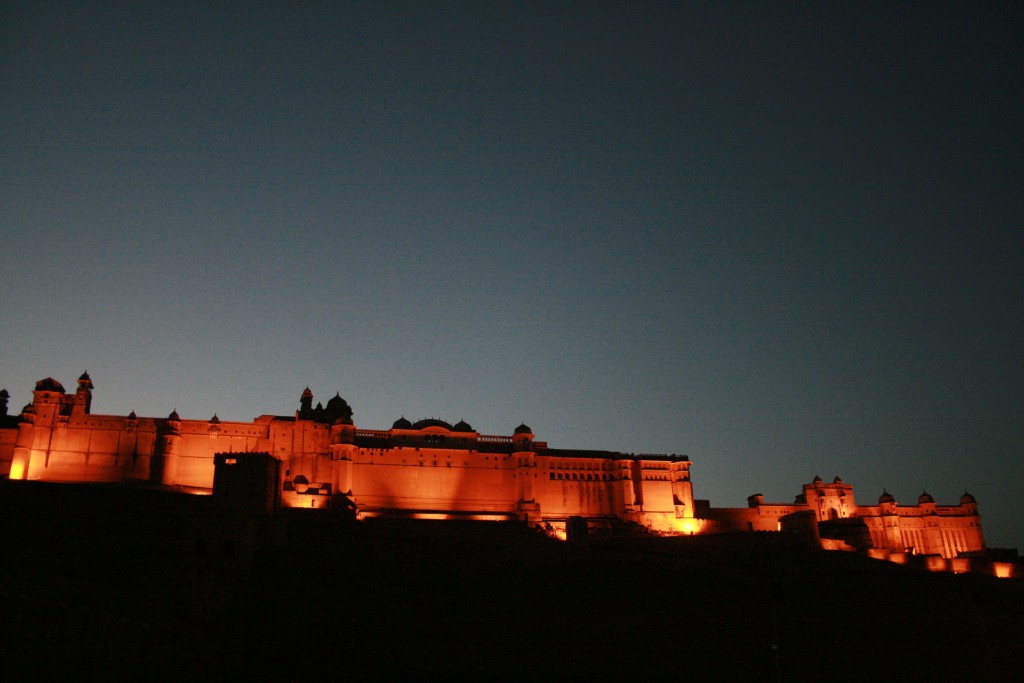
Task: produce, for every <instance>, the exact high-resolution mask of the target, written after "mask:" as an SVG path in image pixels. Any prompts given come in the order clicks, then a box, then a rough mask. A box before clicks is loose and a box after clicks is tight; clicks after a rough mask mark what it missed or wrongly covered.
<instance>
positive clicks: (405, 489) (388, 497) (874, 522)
mask: <svg viewBox="0 0 1024 683" xmlns="http://www.w3.org/2000/svg"><path fill="white" fill-rule="evenodd" d="M93 389H94V385H93V382H92V380H91V378H90V377H89V375H88V374H87V373H85V374H83V375H82V376H81V377H79V378H78V386H77V389H76V390H75V392H74V393H67V392H66V391H65V389H64V387H63V386H62V385H61V383H60V382H58V381H56V380H54V379H52V378H46V379H44V380H41V381H39V382H37V383H36V386H35V390H34V391H33V399H32V402H31V403H30V404H29V405H27V406H25V408H24V409H23V410H22V411H21V413H20V414H19V415H9V414H8V409H7V403H8V400H9V394H8V393H7V391H6V390H3V391H0V477H2V476H7V477H8V478H9V479H11V480H38V481H49V482H80V483H81V482H105V483H121V484H135V485H144V486H158V487H168V488H173V489H176V490H181V491H185V492H191V493H197V494H218V495H220V494H223V495H226V496H227V495H239V492H244V493H245V495H246V496H248V497H249V498H250V499H251V500H252V504H253V505H255V507H256V508H258V509H261V510H264V511H267V512H271V511H274V510H277V509H278V508H280V507H285V508H288V507H291V508H294V507H301V508H319V509H327V510H335V511H339V510H340V511H344V512H346V513H354V514H355V515H356V516H357V517H411V518H423V519H478V520H520V521H522V522H525V523H528V524H530V525H531V526H541V527H543V528H549V529H554V530H564V529H565V528H566V523H567V520H570V518H583V519H585V520H586V521H587V524H588V525H590V526H593V527H602V526H603V527H617V526H618V527H622V526H632V527H634V528H637V527H643V528H645V529H647V530H650V531H652V532H658V533H665V534H698V533H724V532H740V531H745V532H749V531H770V532H777V531H786V530H805V531H806V530H808V529H810V530H811V531H812V532H813V534H814V535H815V537H816V538H819V539H820V540H821V542H822V545H824V546H825V547H843V548H847V549H857V550H861V551H866V552H869V553H871V554H874V555H875V556H885V557H889V556H890V555H892V556H899V555H903V554H920V555H931V556H941V557H942V558H947V559H952V558H957V557H968V556H970V554H972V553H979V552H982V551H984V549H985V544H984V537H983V534H982V529H981V522H980V517H979V515H978V507H977V503H976V501H975V500H974V498H973V497H971V496H970V495H969V494H967V493H965V494H964V495H963V497H961V499H960V502H959V504H958V505H936V504H935V502H934V500H932V499H931V497H930V496H928V495H927V494H923V495H922V496H921V497H920V499H919V500H918V501H917V504H916V505H913V506H905V505H897V504H896V501H895V500H894V499H893V497H892V496H891V495H889V494H888V493H885V492H883V494H882V496H881V497H880V498H879V501H878V504H877V505H869V506H859V505H857V503H856V502H855V499H854V493H853V487H852V486H851V485H849V484H846V483H844V482H842V480H840V479H839V478H838V477H836V479H835V480H834V481H833V482H831V483H825V482H823V481H822V480H821V479H820V478H817V477H816V478H815V479H814V481H813V482H812V483H810V484H807V485H805V486H804V487H803V492H802V493H801V494H800V495H799V496H797V498H796V500H795V501H794V502H793V503H792V504H788V505H786V504H772V503H765V502H764V500H763V497H761V496H760V495H754V496H751V497H750V499H749V500H748V506H747V507H746V508H713V507H711V505H710V503H709V502H708V501H706V500H695V499H694V496H693V488H692V483H691V480H690V459H689V457H687V456H685V455H675V454H671V455H669V454H632V453H620V452H614V451H600V450H575V449H566V448H552V447H550V446H549V445H548V444H547V443H546V442H544V441H540V440H537V439H535V437H534V434H533V431H532V430H531V429H530V428H529V427H528V426H526V425H525V424H520V425H519V426H518V427H516V428H515V429H513V430H512V433H511V434H510V435H486V434H480V433H479V432H477V431H476V430H474V429H473V427H472V426H470V425H469V424H468V423H467V422H465V421H464V420H463V421H459V422H457V423H455V424H450V423H448V422H445V421H443V420H439V419H424V420H419V421H417V422H411V421H410V420H407V419H405V418H404V417H401V418H399V419H398V420H396V421H395V422H394V424H392V425H391V428H390V429H383V430H370V429H362V428H358V427H356V426H355V423H354V422H353V419H352V415H353V413H352V409H351V407H350V406H349V404H348V403H347V402H346V401H345V399H343V398H342V397H341V396H340V395H335V396H334V397H333V398H331V399H330V400H329V401H327V404H326V406H324V405H322V404H320V403H318V404H317V405H316V406H315V407H314V405H313V394H312V392H311V391H310V390H309V389H308V388H307V389H306V390H305V391H303V392H302V394H301V396H300V398H299V407H298V410H296V411H295V413H294V414H293V415H287V416H275V415H263V416H260V417H258V418H256V419H255V420H253V421H252V422H228V421H224V420H221V419H219V418H218V417H217V416H216V415H213V416H212V417H210V418H209V419H203V420H194V419H183V418H181V417H180V416H179V415H178V413H177V412H176V411H174V412H171V414H170V415H168V416H167V417H162V418H154V417H139V416H137V415H136V414H135V413H134V412H132V413H129V414H128V415H98V414H94V413H93V412H92V392H93Z"/></svg>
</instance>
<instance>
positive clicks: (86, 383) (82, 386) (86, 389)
mask: <svg viewBox="0 0 1024 683" xmlns="http://www.w3.org/2000/svg"><path fill="white" fill-rule="evenodd" d="M92 390H93V383H92V379H90V378H89V373H88V372H83V373H82V376H81V377H79V378H78V390H77V391H76V392H75V403H74V408H73V409H72V412H74V413H75V414H78V415H88V414H89V411H90V409H91V408H92Z"/></svg>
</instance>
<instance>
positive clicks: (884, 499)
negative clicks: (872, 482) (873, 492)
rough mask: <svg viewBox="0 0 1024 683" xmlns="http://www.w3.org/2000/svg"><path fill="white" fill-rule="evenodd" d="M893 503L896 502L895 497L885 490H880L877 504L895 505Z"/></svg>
mask: <svg viewBox="0 0 1024 683" xmlns="http://www.w3.org/2000/svg"><path fill="white" fill-rule="evenodd" d="M895 502H896V496H894V495H892V494H891V493H889V492H888V491H886V490H885V489H882V495H880V496H879V497H878V504H879V505H881V504H882V503H895Z"/></svg>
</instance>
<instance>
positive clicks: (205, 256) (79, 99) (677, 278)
mask: <svg viewBox="0 0 1024 683" xmlns="http://www.w3.org/2000/svg"><path fill="white" fill-rule="evenodd" d="M208 4H210V5H213V4H218V5H220V8H219V9H217V8H212V9H211V8H209V7H206V5H208ZM893 4H896V5H897V6H896V7H890V5H893ZM1022 112H1024V10H1022V9H1021V5H1020V4H1018V3H1011V2H1007V3H993V4H986V3H976V2H972V3H967V2H960V3H953V4H948V5H947V4H941V3H879V4H870V3H842V4H833V3H807V4H804V3H793V4H788V3H762V2H754V3H749V4H746V3H738V2H732V3H719V2H708V3H699V2H692V3H691V2H680V3H668V2H663V3H633V2H622V3H560V2H514V3H513V2H510V3H497V2H495V3H480V2H467V3H441V2H438V3H425V2H417V3H375V2H366V3H362V2H360V3H351V4H341V3H336V2H325V3H323V4H317V3H314V2H297V3H267V4H259V3H239V4H237V5H230V4H228V3H224V4H221V3H205V2H203V3H196V4H186V3H176V2H151V3H146V2H143V3H100V4H89V3H86V2H68V3H60V2H51V3H43V2H35V1H30V2H7V3H4V4H3V5H2V6H0V278H2V280H0V302H2V308H0V311H2V313H0V339H2V345H3V353H2V354H0V386H3V387H6V388H7V389H8V391H10V392H11V395H12V398H11V410H12V412H15V413H16V412H18V411H19V410H20V408H21V406H22V405H24V404H25V403H28V402H30V401H31V398H32V396H31V390H32V388H33V384H34V382H35V381H36V380H39V379H42V378H44V377H46V376H53V377H55V378H57V379H58V380H60V381H61V382H63V384H64V386H65V387H66V388H68V390H73V388H74V386H75V379H76V378H77V377H78V375H79V374H80V373H81V372H82V371H83V370H88V371H89V373H90V375H91V376H92V378H93V380H94V381H95V383H96V391H95V392H94V398H93V412H95V413H102V414H126V413H128V412H129V411H131V410H135V411H137V412H138V413H139V414H140V415H145V416H155V417H164V416H166V415H167V414H168V413H170V412H171V410H174V409H177V410H178V411H179V412H180V413H181V415H182V417H185V418H196V419H207V418H209V417H211V416H212V415H213V414H214V413H217V414H218V415H219V416H220V417H221V418H222V419H224V420H246V421H247V420H251V419H253V418H254V417H256V416H257V415H260V414H266V413H269V414H282V415H286V414H291V413H292V412H293V411H294V410H295V409H296V408H297V407H298V399H299V394H300V393H301V392H302V390H303V389H304V388H305V387H306V385H307V384H308V385H309V386H310V387H311V388H312V390H313V392H314V394H315V395H316V397H315V399H314V401H317V400H322V401H324V402H326V400H327V399H329V398H330V397H331V396H333V395H334V393H335V392H336V391H340V392H341V395H342V396H344V397H345V398H346V399H347V400H348V401H349V402H350V403H351V404H352V407H353V409H354V411H355V416H354V419H355V423H356V425H357V426H359V427H363V428H368V429H386V428H388V427H390V426H391V423H392V422H393V421H394V420H395V419H397V418H398V417H399V416H402V415H405V416H406V417H408V418H410V419H413V420H416V419H420V418H424V417H438V418H442V419H446V420H449V421H457V420H459V419H463V418H464V419H465V420H467V421H468V422H469V423H470V424H472V425H473V427H474V428H476V429H477V430H479V431H480V432H482V433H485V434H510V433H511V431H512V429H513V428H514V427H515V426H516V425H517V424H519V423H520V422H523V421H525V422H526V423H527V424H529V425H530V426H531V427H532V428H533V431H534V432H535V433H536V435H537V438H538V439H540V440H545V441H548V442H549V444H550V445H551V446H554V447H566V448H595V449H611V450H621V451H626V452H638V453H639V452H649V453H687V454H689V455H690V457H691V458H692V460H693V461H694V466H693V473H694V492H695V495H696V496H697V497H698V498H710V499H711V501H712V503H713V504H714V505H716V506H745V504H746V497H747V496H748V495H750V494H752V493H757V492H760V493H763V494H764V495H765V497H766V498H767V499H768V500H771V501H777V502H791V501H792V499H793V497H794V496H795V495H796V494H797V493H799V492H800V487H801V485H802V484H803V483H805V482H809V481H810V480H811V478H813V477H814V476H815V475H820V476H822V477H823V478H825V479H828V480H831V479H832V477H833V476H835V475H837V474H838V475H840V476H841V477H842V478H843V479H844V480H845V481H847V482H849V483H851V484H853V485H854V486H855V493H856V496H857V500H858V501H859V502H861V503H868V504H873V503H875V501H877V497H878V495H879V494H880V493H881V492H882V489H883V487H884V488H887V489H888V490H889V491H890V492H891V493H893V494H894V495H895V496H896V497H897V500H898V501H899V502H900V503H906V504H912V503H915V502H916V499H917V496H918V495H919V494H920V493H921V491H922V489H927V490H928V492H929V493H931V494H932V495H934V496H935V498H936V500H937V502H938V503H940V504H943V503H950V504H953V503H956V502H957V501H958V500H959V496H960V495H961V494H962V493H963V491H964V490H965V489H967V490H969V491H970V492H971V493H972V494H974V495H975V496H976V497H977V498H978V501H979V503H980V507H981V512H982V516H983V521H984V524H985V529H986V532H987V540H988V543H989V545H992V546H1011V547H1012V546H1016V547H1019V548H1021V549H1022V550H1024V528H1022V520H1024V502H1022V501H1024V499H1022V495H1024V464H1022V463H1024V452H1022V450H1024V449H1022V444H1024V388H1022V387H1024V252H1022V248H1024V194H1022V188H1024V172H1022V168H1024V155H1022V152H1024V115H1022Z"/></svg>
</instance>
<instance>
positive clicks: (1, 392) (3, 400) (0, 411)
mask: <svg viewBox="0 0 1024 683" xmlns="http://www.w3.org/2000/svg"><path fill="white" fill-rule="evenodd" d="M10 398H11V395H10V394H8V393H7V389H0V421H2V420H3V419H4V418H5V417H7V401H8V400H9V399H10Z"/></svg>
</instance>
